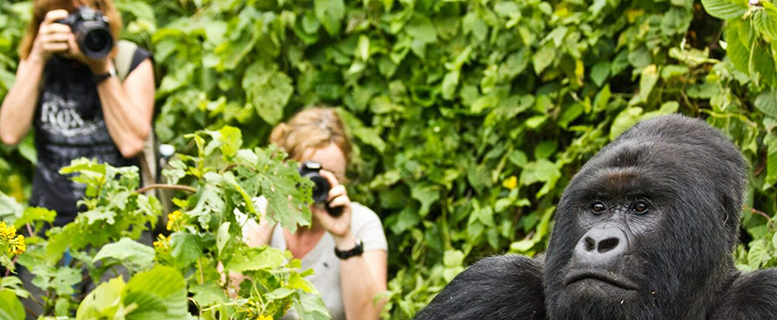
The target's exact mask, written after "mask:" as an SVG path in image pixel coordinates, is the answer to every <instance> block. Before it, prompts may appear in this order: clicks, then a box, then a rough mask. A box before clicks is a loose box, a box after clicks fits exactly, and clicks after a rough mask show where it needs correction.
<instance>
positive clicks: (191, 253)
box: [170, 232, 202, 267]
mask: <svg viewBox="0 0 777 320" xmlns="http://www.w3.org/2000/svg"><path fill="white" fill-rule="evenodd" d="M170 247H171V248H172V250H171V252H170V253H171V254H172V256H173V258H174V259H175V263H176V265H177V266H179V267H186V266H188V265H189V264H191V263H192V262H194V261H195V260H197V259H199V258H200V256H201V255H202V248H200V245H199V243H198V241H197V236H196V235H193V234H191V233H184V232H175V233H173V234H172V235H171V236H170Z"/></svg>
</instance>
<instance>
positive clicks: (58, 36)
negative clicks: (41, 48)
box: [41, 32, 70, 43]
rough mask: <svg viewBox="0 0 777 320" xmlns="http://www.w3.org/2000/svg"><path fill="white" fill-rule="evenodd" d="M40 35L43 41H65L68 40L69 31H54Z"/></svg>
mask: <svg viewBox="0 0 777 320" xmlns="http://www.w3.org/2000/svg"><path fill="white" fill-rule="evenodd" d="M42 37H43V38H42V39H41V40H42V41H43V43H67V42H68V41H69V40H70V33H62V32H55V33H49V34H47V35H43V36H42Z"/></svg>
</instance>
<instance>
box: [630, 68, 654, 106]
mask: <svg viewBox="0 0 777 320" xmlns="http://www.w3.org/2000/svg"><path fill="white" fill-rule="evenodd" d="M658 78H659V75H658V69H657V67H656V65H654V64H652V65H649V66H647V67H645V68H644V69H642V77H641V78H640V79H639V93H637V95H636V96H634V97H633V98H632V99H631V101H629V106H634V105H638V104H643V103H647V101H648V98H649V97H650V93H652V92H653V87H655V86H656V83H657V82H658Z"/></svg>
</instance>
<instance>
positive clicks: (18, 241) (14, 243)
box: [8, 235, 27, 255]
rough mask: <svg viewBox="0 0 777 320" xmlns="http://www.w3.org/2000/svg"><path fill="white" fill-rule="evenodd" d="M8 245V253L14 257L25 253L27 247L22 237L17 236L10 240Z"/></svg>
mask: <svg viewBox="0 0 777 320" xmlns="http://www.w3.org/2000/svg"><path fill="white" fill-rule="evenodd" d="M8 244H10V245H11V248H10V249H9V251H11V253H13V254H15V255H20V254H22V253H24V252H25V251H27V245H26V244H25V243H24V236H23V235H19V236H17V237H16V238H15V239H12V240H10V241H9V242H8Z"/></svg>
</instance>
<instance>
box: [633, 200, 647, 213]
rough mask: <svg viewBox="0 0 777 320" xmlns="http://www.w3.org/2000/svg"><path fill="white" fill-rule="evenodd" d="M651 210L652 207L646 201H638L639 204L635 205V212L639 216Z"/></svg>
mask: <svg viewBox="0 0 777 320" xmlns="http://www.w3.org/2000/svg"><path fill="white" fill-rule="evenodd" d="M649 208H650V205H649V204H648V203H647V202H645V201H644V200H637V203H635V204H634V212H635V213H637V214H644V213H646V212H647V211H648V209H649Z"/></svg>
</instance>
